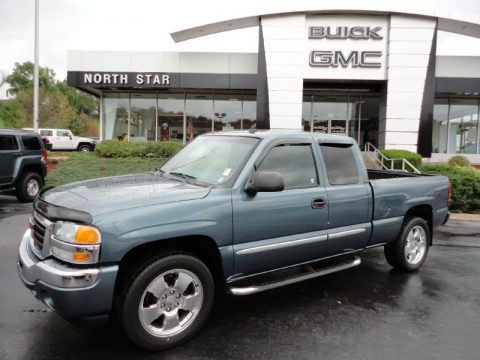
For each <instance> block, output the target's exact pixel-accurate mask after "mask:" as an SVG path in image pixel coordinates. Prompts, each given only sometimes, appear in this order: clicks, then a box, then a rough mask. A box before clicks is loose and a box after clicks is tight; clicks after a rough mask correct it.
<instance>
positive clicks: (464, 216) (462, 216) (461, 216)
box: [450, 213, 480, 221]
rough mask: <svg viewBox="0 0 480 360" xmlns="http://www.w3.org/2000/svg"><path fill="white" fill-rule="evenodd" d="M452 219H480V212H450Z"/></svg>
mask: <svg viewBox="0 0 480 360" xmlns="http://www.w3.org/2000/svg"><path fill="white" fill-rule="evenodd" d="M450 219H452V220H463V221H480V214H454V213H451V214H450Z"/></svg>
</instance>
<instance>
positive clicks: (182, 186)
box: [41, 173, 211, 216]
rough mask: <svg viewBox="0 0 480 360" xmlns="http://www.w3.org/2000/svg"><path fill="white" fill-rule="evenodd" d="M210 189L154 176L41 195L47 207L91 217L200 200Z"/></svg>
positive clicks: (84, 183)
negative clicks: (68, 209) (79, 212)
mask: <svg viewBox="0 0 480 360" xmlns="http://www.w3.org/2000/svg"><path fill="white" fill-rule="evenodd" d="M210 189H211V188H209V187H205V186H199V185H195V184H189V183H187V182H185V180H183V179H176V178H173V177H171V176H161V175H155V174H154V173H145V174H133V175H124V176H114V177H108V178H101V179H94V180H87V181H81V182H77V183H73V184H69V185H64V186H59V187H56V188H53V189H50V190H47V191H45V192H44V193H42V194H41V198H42V200H44V201H46V202H47V203H50V204H53V205H57V206H61V207H65V208H70V209H75V210H81V211H85V212H87V213H89V214H90V215H92V216H95V215H99V214H102V213H106V212H114V211H120V210H126V209H132V208H137V207H143V206H149V205H157V204H165V203H170V202H177V201H187V200H195V199H201V198H204V197H206V196H207V195H208V193H209V192H210Z"/></svg>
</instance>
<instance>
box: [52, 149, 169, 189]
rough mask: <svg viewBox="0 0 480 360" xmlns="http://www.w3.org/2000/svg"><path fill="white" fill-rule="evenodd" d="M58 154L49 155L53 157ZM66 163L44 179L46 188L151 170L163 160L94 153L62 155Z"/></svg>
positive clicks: (63, 162) (58, 166) (62, 163)
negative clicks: (97, 154)
mask: <svg viewBox="0 0 480 360" xmlns="http://www.w3.org/2000/svg"><path fill="white" fill-rule="evenodd" d="M58 155H60V154H59V153H55V152H53V153H50V154H49V157H55V156H58ZM61 155H62V156H67V157H68V160H67V161H61V162H59V163H58V164H57V166H56V168H55V170H53V171H50V172H49V173H48V175H47V177H46V179H45V182H46V186H59V185H63V184H68V183H71V182H76V181H82V180H88V179H94V178H99V177H106V176H115V175H123V174H133V173H138V172H145V171H149V170H153V169H154V168H156V167H159V166H160V165H162V164H163V163H164V162H165V160H164V159H159V158H147V159H145V158H101V157H98V156H96V155H95V154H94V153H79V152H71V153H63V154H61Z"/></svg>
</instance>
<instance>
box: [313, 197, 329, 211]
mask: <svg viewBox="0 0 480 360" xmlns="http://www.w3.org/2000/svg"><path fill="white" fill-rule="evenodd" d="M325 205H327V201H326V200H325V199H324V198H316V199H313V200H312V209H322V208H324V207H325Z"/></svg>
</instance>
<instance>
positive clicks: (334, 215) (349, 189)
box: [320, 141, 372, 256]
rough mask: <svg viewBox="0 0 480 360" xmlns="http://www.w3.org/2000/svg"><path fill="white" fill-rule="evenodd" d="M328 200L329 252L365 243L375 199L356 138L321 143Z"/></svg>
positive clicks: (351, 249) (341, 251)
mask: <svg viewBox="0 0 480 360" xmlns="http://www.w3.org/2000/svg"><path fill="white" fill-rule="evenodd" d="M320 150H321V153H322V157H323V160H324V165H325V171H323V173H324V175H325V183H326V185H325V186H326V191H327V201H328V205H329V206H328V241H327V245H328V246H327V249H326V250H327V255H328V256H331V255H337V254H342V253H347V252H350V251H354V250H358V249H361V248H363V247H364V246H366V244H367V242H368V239H369V236H370V232H371V222H370V220H371V213H372V208H371V206H372V199H371V190H370V187H369V185H368V181H367V179H366V173H365V166H364V165H363V161H362V159H361V158H360V151H359V149H358V147H357V145H356V143H354V142H350V143H348V142H345V141H343V142H337V143H334V142H329V143H325V142H324V143H320Z"/></svg>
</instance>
